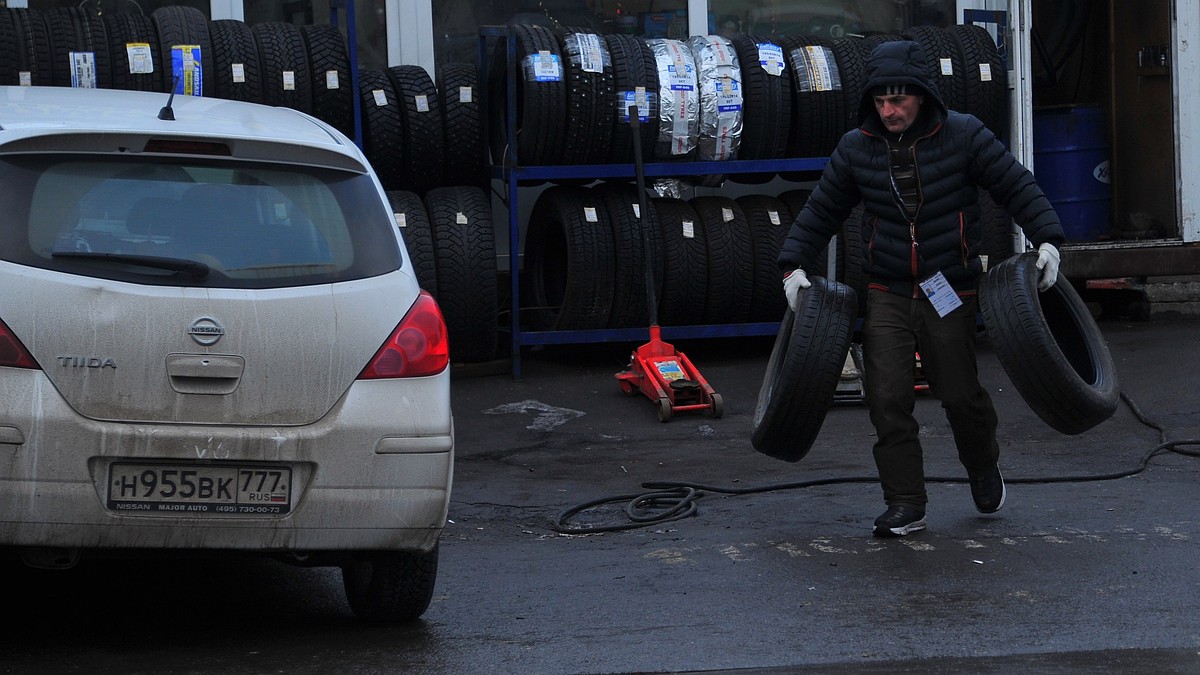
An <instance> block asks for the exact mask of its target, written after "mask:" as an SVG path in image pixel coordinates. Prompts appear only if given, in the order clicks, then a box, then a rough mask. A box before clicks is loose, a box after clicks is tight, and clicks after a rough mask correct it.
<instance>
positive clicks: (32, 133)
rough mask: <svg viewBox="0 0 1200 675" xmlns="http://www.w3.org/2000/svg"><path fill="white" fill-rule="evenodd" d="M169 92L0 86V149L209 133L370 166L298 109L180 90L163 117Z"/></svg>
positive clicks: (113, 147) (237, 148)
mask: <svg viewBox="0 0 1200 675" xmlns="http://www.w3.org/2000/svg"><path fill="white" fill-rule="evenodd" d="M168 96H169V95H168V94H163V93H157V92H141V91H125V90H119V89H81V88H71V87H17V86H0V152H37V151H39V150H40V151H43V152H45V151H70V150H75V151H84V152H114V151H117V149H118V147H119V148H120V149H121V151H126V150H125V149H126V148H129V147H130V146H129V143H130V142H131V141H132V142H133V146H132V147H133V148H134V150H133V151H134V152H136V151H137V150H138V149H140V148H141V147H143V146H144V145H145V142H146V141H148V140H150V139H167V138H173V139H177V140H183V139H189V140H200V139H204V140H211V141H218V142H222V141H223V142H227V144H228V145H229V146H230V148H231V149H232V152H231V154H232V155H233V156H235V157H244V158H248V159H259V160H262V159H275V160H278V161H292V162H299V163H306V164H316V165H326V166H333V167H337V168H342V169H350V170H356V171H359V172H365V171H366V170H367V169H366V164H367V161H366V159H365V157H364V156H363V154H362V152H361V151H360V150H359V149H358V147H357V146H355V145H354V143H353V142H352V141H350V139H348V138H346V137H345V136H344V135H342V134H341V133H340V132H338V131H337V130H336V129H334V128H333V127H332V126H330V125H328V124H326V123H325V122H322V121H321V120H318V119H316V118H314V117H311V116H309V115H306V114H304V113H301V112H298V111H296V110H292V109H290V108H282V107H272V106H266V105H259V104H256V103H246V102H242V101H231V100H226V99H219V98H205V97H197V96H185V95H176V96H175V97H174V98H173V99H172V100H171V101H170V102H171V109H172V111H173V116H174V119H173V120H172V119H166V120H164V119H159V111H160V110H162V108H163V107H164V106H166V105H167V103H168ZM104 139H107V140H108V141H109V142H105V140H104ZM138 140H140V141H141V143H140V144H139V143H137V141H138ZM55 141H56V142H55ZM121 143H125V144H126V145H121Z"/></svg>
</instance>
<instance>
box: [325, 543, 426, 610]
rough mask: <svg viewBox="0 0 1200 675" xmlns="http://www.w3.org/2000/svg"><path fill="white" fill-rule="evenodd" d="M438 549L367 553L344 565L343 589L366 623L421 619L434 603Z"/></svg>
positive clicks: (351, 607)
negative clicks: (431, 603)
mask: <svg viewBox="0 0 1200 675" xmlns="http://www.w3.org/2000/svg"><path fill="white" fill-rule="evenodd" d="M437 569H438V547H437V546H436V545H435V546H434V548H433V550H432V551H428V552H414V551H364V552H360V553H358V554H356V555H355V556H354V559H353V560H351V561H350V562H348V563H346V564H345V565H343V566H342V586H343V587H344V588H345V592H346V601H347V602H348V603H349V604H350V609H351V610H352V611H353V612H354V615H355V616H356V617H358V618H359V619H361V620H363V621H371V622H381V623H382V622H396V621H412V620H414V619H418V618H420V617H421V615H422V614H424V613H425V610H426V609H428V608H429V603H430V601H431V600H433V588H434V584H435V582H436V581H437Z"/></svg>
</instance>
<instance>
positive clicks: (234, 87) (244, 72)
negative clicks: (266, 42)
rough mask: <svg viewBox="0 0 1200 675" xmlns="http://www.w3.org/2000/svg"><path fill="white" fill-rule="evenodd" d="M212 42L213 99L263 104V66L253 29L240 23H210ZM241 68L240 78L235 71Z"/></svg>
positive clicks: (234, 20) (236, 21)
mask: <svg viewBox="0 0 1200 675" xmlns="http://www.w3.org/2000/svg"><path fill="white" fill-rule="evenodd" d="M208 38H209V40H210V41H211V42H212V49H213V54H212V59H213V68H214V69H215V70H214V72H213V74H212V79H213V89H214V91H213V94H212V95H213V96H216V97H218V98H225V99H229V100H231V101H249V102H250V103H262V102H263V82H262V76H263V75H262V71H263V69H262V62H261V60H260V59H259V55H258V43H257V42H255V40H254V32H253V31H251V30H250V26H247V25H246V24H245V23H243V22H241V21H238V20H236V19H217V20H216V21H209V22H208ZM235 66H239V67H240V72H239V73H238V77H235V76H234V67H235Z"/></svg>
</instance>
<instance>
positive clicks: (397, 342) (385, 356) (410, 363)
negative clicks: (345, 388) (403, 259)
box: [358, 291, 450, 380]
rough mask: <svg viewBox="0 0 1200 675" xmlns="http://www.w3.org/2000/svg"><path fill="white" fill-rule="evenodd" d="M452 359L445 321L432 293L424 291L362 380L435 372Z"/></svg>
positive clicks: (373, 358)
mask: <svg viewBox="0 0 1200 675" xmlns="http://www.w3.org/2000/svg"><path fill="white" fill-rule="evenodd" d="M449 363H450V343H449V342H448V341H447V339H446V322H445V320H444V319H442V311H441V310H440V309H438V306H437V302H436V301H435V300H434V299H433V296H432V295H430V294H429V293H427V292H425V291H421V295H420V296H418V297H417V301H416V302H415V303H413V306H412V309H410V310H408V314H406V315H405V316H404V318H403V319H402V320H401V321H400V325H398V326H396V330H394V331H392V335H391V337H389V338H388V340H387V342H385V343H383V346H382V347H380V348H379V351H378V352H375V356H374V357H372V358H371V362H370V363H368V364H367V367H366V368H364V369H363V371H362V373H361V374H359V376H358V379H360V380H378V379H383V378H391V377H423V376H426V375H436V374H438V373H440V372H442V371H443V370H445V369H446V366H447V364H449Z"/></svg>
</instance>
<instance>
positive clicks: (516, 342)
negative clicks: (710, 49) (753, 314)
mask: <svg viewBox="0 0 1200 675" xmlns="http://www.w3.org/2000/svg"><path fill="white" fill-rule="evenodd" d="M496 39H502V40H504V41H505V43H506V47H507V49H506V51H507V66H506V73H507V78H506V79H507V83H506V86H507V92H508V94H507V102H508V103H507V105H508V111H507V113H508V114H507V124H508V128H507V129H506V130H505V132H506V133H507V137H508V138H509V139H510V142H509V143H508V153H507V155H506V157H505V158H504V160H505V164H504V165H503V166H495V165H493V166H492V167H491V168H490V177H491V178H492V179H493V180H501V181H503V182H504V184H505V186H506V189H507V194H506V197H507V199H506V202H507V206H508V252H509V267H510V274H509V277H510V280H511V289H510V293H511V301H510V310H511V311H510V316H509V318H510V325H509V329H510V334H511V339H512V375H513V379H517V380H519V379H521V348H522V347H526V346H535V345H563V344H589V343H597V342H645V341H646V340H647V339H649V335H650V330H649V326H645V327H637V328H604V329H591V330H553V331H527V330H523V329H522V327H521V316H520V306H521V293H520V285H521V283H520V250H521V246H520V244H521V241H520V234H521V232H520V225H521V223H520V209H519V208H518V204H519V192H520V189H521V188H520V185H519V183H520V182H521V181H531V180H536V181H544V180H555V179H581V178H582V179H589V178H590V179H601V178H633V177H634V176H635V169H634V165H633V164H632V163H629V164H587V165H554V166H521V165H520V162H519V159H518V153H517V147H516V144H515V143H513V142H512V141H511V139H515V138H516V137H517V128H516V110H515V105H516V96H517V88H516V79H515V73H516V72H517V70H516V66H517V62H516V61H517V49H516V43H515V41H514V40H512V39H510V33H509V31H508V28H507V27H505V26H482V27H481V28H480V31H479V55H480V59H479V62H480V71H479V72H480V76H479V81H480V91H481V98H482V103H481V110H482V114H483V129H484V130H488V129H490V127H489V125H488V121H487V115H488V112H489V105H488V98H487V97H488V91H487V90H488V87H487V82H488V58H487V54H488V43H489V42H490V41H492V40H496ZM828 161H829V158H828V157H807V158H789V159H773V160H726V161H699V162H653V163H649V164H646V165H645V166H644V167H643V168H644V174H645V176H646V177H648V178H649V177H656V178H657V177H669V176H703V175H713V174H726V175H727V174H735V173H783V172H798V171H820V170H822V169H824V168H825V164H826V163H828ZM778 331H779V322H778V321H770V322H760V323H735V324H705V325H691V326H661V333H662V337H663V338H664V339H679V338H684V339H687V338H721V337H745V336H752V335H775V334H776V333H777V332H778Z"/></svg>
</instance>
